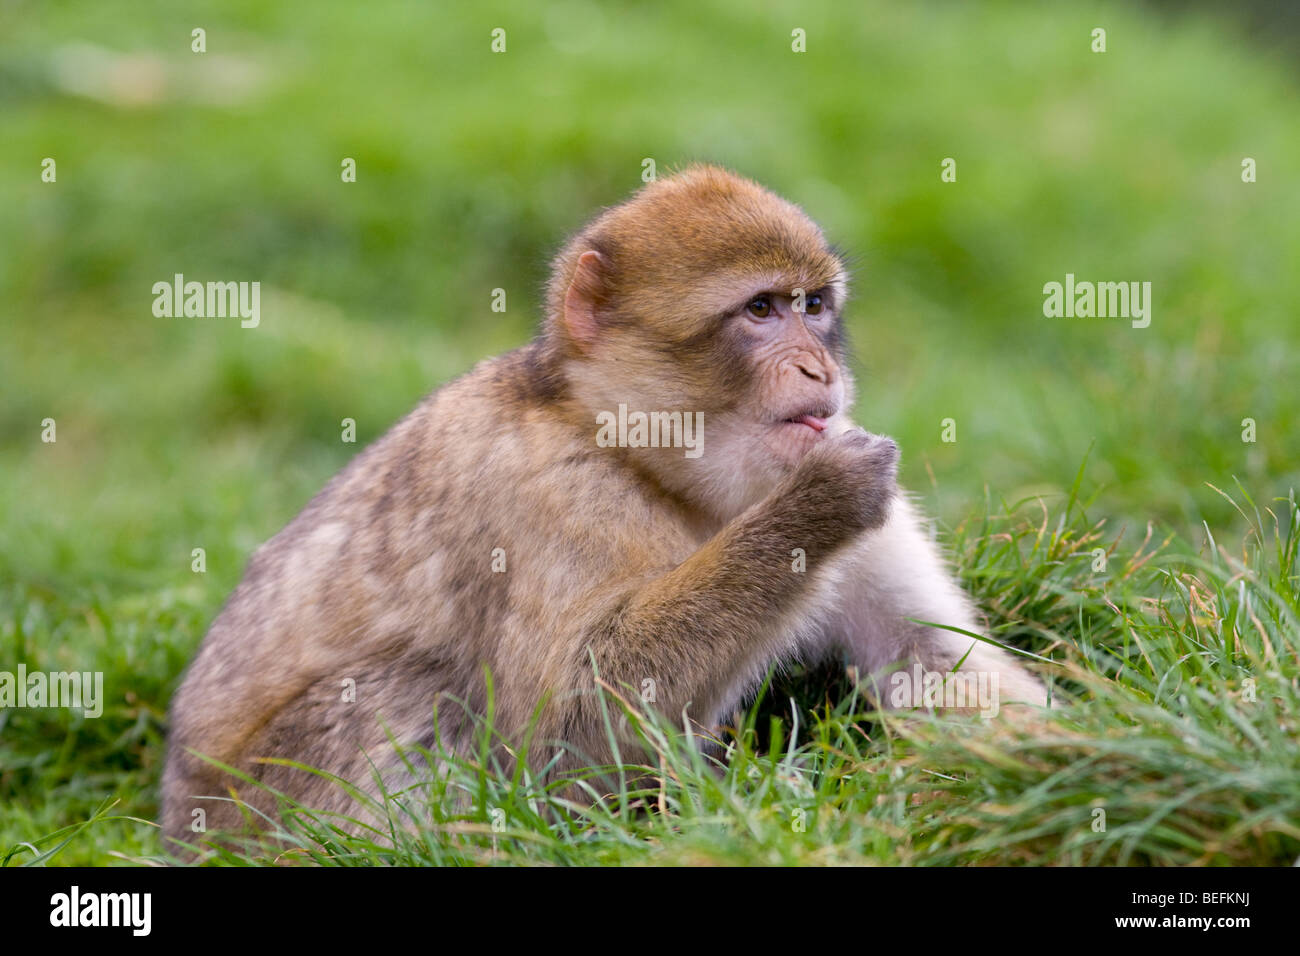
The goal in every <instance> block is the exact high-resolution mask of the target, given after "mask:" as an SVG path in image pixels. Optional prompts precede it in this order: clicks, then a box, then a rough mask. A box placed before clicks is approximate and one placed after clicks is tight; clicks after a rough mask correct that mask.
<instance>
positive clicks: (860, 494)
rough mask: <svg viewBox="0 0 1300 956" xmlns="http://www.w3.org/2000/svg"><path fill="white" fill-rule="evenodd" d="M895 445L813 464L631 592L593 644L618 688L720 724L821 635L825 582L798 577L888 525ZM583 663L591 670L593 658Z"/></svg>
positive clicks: (824, 456) (849, 446)
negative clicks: (643, 691) (753, 686)
mask: <svg viewBox="0 0 1300 956" xmlns="http://www.w3.org/2000/svg"><path fill="white" fill-rule="evenodd" d="M896 460H897V448H896V447H895V445H894V443H893V442H892V441H890V440H888V439H883V438H879V437H877V436H872V435H867V434H866V433H859V434H858V435H856V436H852V437H848V438H845V439H841V440H839V441H838V442H836V443H835V444H834V445H833V446H831V445H828V446H827V447H825V448H823V449H819V451H818V453H817V454H812V455H809V456H808V458H807V459H805V461H804V462H803V463H802V464H801V465H800V467H799V468H798V469H797V470H796V471H795V472H794V473H793V474H792V475H790V476H789V477H788V478H787V479H786V480H785V481H783V482H781V483H780V484H779V485H778V486H777V488H776V489H775V490H774V491H773V492H772V493H771V494H770V495H769V496H768V497H767V498H766V499H764V500H763V501H761V502H760V503H759V504H757V505H755V506H754V507H753V508H751V509H750V510H748V511H746V512H745V513H743V514H741V515H740V516H738V517H737V518H736V519H734V520H733V521H732V522H731V523H729V524H728V525H726V526H725V527H724V528H723V529H722V530H721V531H720V532H718V534H717V535H715V536H714V537H713V538H712V539H711V540H710V541H708V542H707V543H706V544H705V545H704V546H703V547H702V548H700V549H699V550H698V551H697V552H696V553H695V554H693V555H692V556H691V557H690V558H688V559H687V560H686V561H684V562H683V563H682V564H680V565H678V566H677V567H675V568H673V569H672V570H671V571H668V572H666V573H664V574H662V575H660V576H658V577H655V578H654V579H652V580H650V581H647V582H643V583H641V584H639V585H637V586H635V587H633V588H632V589H630V590H629V591H627V592H625V594H624V599H623V600H622V601H621V602H620V603H619V605H618V606H617V608H616V609H615V610H614V611H613V613H611V614H609V615H607V616H606V617H605V619H604V620H603V621H602V622H601V624H600V626H598V627H597V628H594V629H593V630H592V631H591V632H590V637H589V643H588V645H587V646H589V647H590V650H591V653H592V654H593V655H594V658H595V662H596V664H597V667H598V668H599V669H600V674H601V677H602V678H603V679H604V680H606V681H607V682H609V683H611V684H613V685H614V686H619V685H623V684H627V685H631V686H632V687H634V688H636V687H641V686H643V682H644V681H645V680H646V679H650V680H653V681H654V686H655V687H656V698H657V700H656V702H657V705H658V706H659V708H660V709H661V710H663V711H664V712H666V713H668V714H670V715H673V716H676V715H678V714H680V713H681V710H682V708H683V707H686V706H687V705H688V704H689V705H690V713H691V715H692V717H693V718H694V719H695V720H697V721H699V722H701V723H705V724H711V723H712V722H714V720H715V718H716V716H717V713H718V712H719V710H720V709H721V708H723V707H726V706H729V705H732V704H734V702H735V700H734V698H735V695H736V694H737V692H738V691H739V690H741V689H743V687H744V685H745V684H746V683H747V682H749V681H752V680H755V679H757V678H759V677H761V675H762V673H763V672H764V671H765V669H766V667H767V664H768V662H770V661H771V660H772V659H774V658H780V657H783V656H786V655H788V654H789V653H790V652H791V651H792V650H793V649H794V647H795V645H796V644H797V642H798V641H799V639H800V637H801V636H802V635H804V634H806V633H807V632H808V631H809V630H811V628H812V626H813V624H814V615H815V614H816V612H817V611H818V610H819V609H820V606H821V604H822V603H823V601H824V598H825V596H824V595H821V594H819V588H820V585H821V584H822V583H823V581H824V579H823V577H822V576H818V575H810V574H805V573H800V572H797V571H795V570H793V569H792V566H791V555H792V552H793V551H794V549H796V548H801V549H803V550H804V551H805V552H806V554H807V560H808V562H809V564H810V565H816V564H818V563H821V562H823V561H829V560H830V559H831V558H832V556H833V555H834V554H835V553H836V552H838V551H839V550H840V549H841V548H843V547H844V546H845V545H847V544H848V543H849V542H851V541H852V540H854V538H855V537H856V536H857V535H858V534H860V533H861V532H863V531H865V530H868V529H871V528H878V527H880V526H881V524H883V523H884V521H885V519H886V517H887V515H888V513H889V509H890V503H891V501H892V498H893V494H894V488H895V485H894V465H895V462H896ZM581 663H582V666H585V667H586V668H587V669H588V670H590V662H589V661H588V660H587V659H586V656H585V654H584V655H583V661H582V662H581Z"/></svg>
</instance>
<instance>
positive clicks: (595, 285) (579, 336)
mask: <svg viewBox="0 0 1300 956" xmlns="http://www.w3.org/2000/svg"><path fill="white" fill-rule="evenodd" d="M604 293H605V260H604V259H603V258H602V257H601V255H600V253H599V252H597V251H596V250H594V249H588V250H587V251H586V252H584V253H583V254H582V255H580V256H578V264H577V266H575V267H574V270H573V278H572V279H571V280H570V281H569V291H568V292H566V293H565V295H564V327H565V329H566V330H567V331H568V333H569V338H571V339H572V340H573V342H574V344H575V345H577V346H578V347H579V348H580V349H583V350H584V351H585V350H586V349H588V348H590V347H591V346H592V345H594V344H595V343H596V339H597V338H599V336H600V321H599V319H598V318H597V317H596V304H597V303H598V302H599V301H600V300H601V299H602V298H604Z"/></svg>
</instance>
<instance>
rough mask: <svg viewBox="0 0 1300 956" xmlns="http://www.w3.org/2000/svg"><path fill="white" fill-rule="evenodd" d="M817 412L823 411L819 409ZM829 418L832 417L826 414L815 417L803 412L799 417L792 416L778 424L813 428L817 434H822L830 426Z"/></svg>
mask: <svg viewBox="0 0 1300 956" xmlns="http://www.w3.org/2000/svg"><path fill="white" fill-rule="evenodd" d="M817 411H818V412H821V411H822V409H820V408H819V409H817ZM829 417H830V416H828V415H824V414H822V415H814V414H812V413H811V412H802V413H800V414H798V415H791V416H790V417H789V418H786V419H783V420H782V421H780V422H778V424H780V425H802V426H805V427H807V428H811V429H812V430H813V431H814V432H815V433H818V434H820V433H821V432H823V431H825V430H826V425H827V424H828V421H827V420H828V418H829Z"/></svg>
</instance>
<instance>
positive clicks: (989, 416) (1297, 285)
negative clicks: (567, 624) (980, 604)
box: [0, 0, 1300, 862]
mask: <svg viewBox="0 0 1300 956" xmlns="http://www.w3.org/2000/svg"><path fill="white" fill-rule="evenodd" d="M1099 26H1100V27H1104V28H1105V29H1106V30H1107V51H1106V52H1105V53H1094V52H1092V51H1091V48H1090V47H1091V43H1092V40H1091V31H1092V30H1093V28H1094V27H1099ZM195 27H202V28H203V29H205V30H206V46H207V52H206V53H203V54H197V53H194V52H191V31H192V30H193V29H194V28H195ZM496 27H501V28H504V29H505V30H506V37H507V51H506V52H505V53H504V54H494V53H492V52H491V50H490V48H489V47H490V32H491V31H492V29H493V28H496ZM794 28H802V29H804V30H805V31H806V34H807V52H806V53H801V54H796V53H793V52H792V51H791V31H792V30H793V29H794ZM1261 32H1262V33H1263V34H1264V35H1266V36H1267V35H1268V33H1269V31H1268V30H1267V29H1265V30H1263V31H1261V30H1260V29H1259V27H1258V24H1255V25H1254V28H1253V33H1252V32H1251V31H1250V30H1248V29H1247V25H1245V24H1243V23H1233V22H1228V21H1227V20H1224V19H1220V18H1219V17H1218V16H1217V15H1215V14H1214V13H1213V12H1206V11H1205V10H1203V9H1200V8H1197V10H1196V11H1194V12H1180V13H1171V12H1169V11H1168V10H1165V9H1153V8H1149V7H1141V6H1135V5H1131V4H1119V3H1103V4H1092V3H1082V4H1068V5H1067V4H1059V5H1058V4H964V3H921V4H907V5H893V4H884V3H854V4H834V3H825V2H817V3H761V4H755V3H745V2H739V0H737V2H707V3H702V2H698V0H675V2H671V3H661V4H644V3H631V2H624V3H603V4H600V5H595V4H592V3H586V2H558V3H547V4H523V3H479V4H473V5H470V4H465V5H450V4H436V5H435V4H419V3H414V2H402V3H397V2H372V3H367V4H337V5H334V4H329V5H326V4H315V3H304V2H290V3H279V4H274V5H272V4H265V3H254V2H224V3H197V4H185V3H162V2H142V3H133V4H130V5H115V4H104V3H98V2H75V3H61V4H57V5H55V4H40V3H29V2H19V3H14V2H7V3H0V395H2V398H0V669H12V668H13V666H14V664H15V663H16V662H18V661H24V662H26V663H27V666H28V667H29V669H36V668H46V669H98V670H104V671H105V672H106V686H107V687H108V690H109V695H110V699H109V702H108V706H107V708H106V712H105V717H104V718H103V719H101V720H99V721H86V720H83V719H81V718H80V717H77V716H72V715H68V714H67V713H64V712H57V711H21V712H20V711H12V710H11V711H0V806H4V808H5V809H4V814H3V820H0V847H3V846H4V845H6V844H8V843H10V842H13V841H15V840H19V839H30V838H31V837H32V836H33V835H36V834H40V833H45V832H49V831H51V830H53V829H54V828H56V827H58V826H60V825H63V824H65V823H68V822H71V821H72V820H75V819H77V818H78V816H77V815H78V814H84V813H86V812H89V811H90V810H93V809H94V808H95V807H96V806H98V805H99V803H100V801H102V800H103V799H104V798H105V797H111V796H118V797H120V798H121V799H122V801H123V803H122V804H121V805H119V807H118V810H120V811H121V810H124V811H126V812H129V813H135V814H138V815H141V816H144V817H149V816H151V815H152V813H153V810H154V804H153V800H154V795H153V792H152V788H153V786H154V783H155V780H156V774H157V767H158V763H159V761H160V759H161V750H160V747H159V741H160V740H161V733H162V718H163V714H164V710H165V706H166V702H167V700H168V697H169V695H170V692H171V689H172V688H173V687H174V685H175V681H176V680H177V678H178V676H179V674H180V671H181V668H182V667H183V665H184V662H185V660H186V659H187V658H188V656H189V654H190V653H191V652H192V650H193V648H194V647H195V646H196V644H197V642H198V640H199V639H200V637H201V636H202V633H203V630H204V628H205V627H206V625H207V623H208V622H209V621H210V620H211V618H212V616H213V615H214V614H215V612H216V610H217V608H218V607H219V605H220V602H221V601H222V600H223V599H224V597H225V595H226V594H227V593H228V592H229V591H230V590H231V588H233V586H234V585H235V583H236V582H237V581H238V578H239V575H240V572H241V570H242V567H243V564H244V562H245V560H246V559H247V557H248V555H249V554H250V553H251V551H252V550H253V548H255V547H256V546H257V545H258V544H259V543H260V542H261V541H263V540H265V539H266V538H267V537H269V536H270V535H272V534H273V533H274V532H275V531H277V530H278V529H279V528H280V527H281V526H282V525H283V524H284V523H285V522H286V521H287V520H288V519H289V518H291V517H292V516H293V514H294V513H295V512H296V511H297V510H298V509H299V508H301V507H302V505H303V504H305V503H306V501H307V500H308V499H309V498H310V496H311V495H312V494H313V493H314V492H315V491H316V490H317V489H318V488H319V487H320V486H321V485H322V484H323V483H324V482H325V480H326V479H328V478H329V477H330V476H331V475H332V474H333V473H334V472H335V471H336V470H338V468H340V467H341V466H342V465H343V464H344V463H345V462H346V461H347V460H348V459H349V458H350V457H352V456H353V455H354V454H355V453H356V452H357V450H358V449H359V448H360V447H362V446H363V445H364V444H365V443H366V442H368V441H370V440H373V439H374V438H376V437H378V436H379V435H380V434H382V433H383V432H384V431H385V430H386V429H387V428H388V427H389V426H390V425H391V424H392V423H393V422H394V421H395V420H396V419H397V418H399V417H400V416H401V415H402V414H404V413H405V412H406V411H407V410H409V409H410V408H411V407H412V406H413V405H414V404H415V403H416V402H417V401H418V400H419V398H420V397H421V396H422V395H423V394H425V393H426V392H427V391H429V390H431V389H432V388H434V387H436V386H438V385H439V384H441V383H443V382H445V381H447V380H448V379H450V378H451V377H454V376H455V375H457V374H459V373H461V372H463V371H465V370H467V369H468V368H469V367H470V366H471V365H472V364H473V363H474V362H475V361H477V360H479V359H481V358H484V357H486V356H489V355H492V354H495V353H498V352H500V351H503V350H505V349H508V348H511V347H513V346H515V345H518V344H521V343H522V342H524V341H525V340H526V339H527V338H528V337H529V336H530V335H531V334H532V330H533V328H534V326H535V323H536V321H537V319H538V313H537V306H538V299H539V295H538V293H539V291H540V287H541V284H542V282H543V280H544V277H545V273H546V268H547V261H548V257H549V256H550V255H551V254H552V253H553V252H554V251H555V250H556V249H557V248H558V246H559V244H560V243H561V242H562V240H563V238H564V237H565V235H566V234H567V233H569V232H570V231H572V230H573V229H575V228H576V227H578V226H579V225H581V224H582V223H583V222H584V221H585V220H586V219H588V218H589V217H591V216H592V215H593V214H594V213H595V212H597V211H598V210H599V209H600V208H601V207H603V206H606V205H609V204H612V203H615V202H617V201H619V200H620V199H622V198H623V197H625V196H626V195H627V194H628V193H629V192H630V191H631V190H633V189H635V188H636V187H637V186H638V185H640V175H641V170H642V161H643V159H645V158H647V157H648V158H653V159H654V160H655V162H656V164H657V166H658V168H659V170H660V172H661V173H662V172H665V171H667V170H670V169H671V168H672V167H673V166H675V165H680V164H682V163H685V162H688V161H692V160H709V161H714V162H719V163H723V164H726V165H728V166H730V167H732V168H734V169H735V170H737V171H739V172H741V173H743V174H746V175H749V176H752V177H754V178H756V179H758V180H760V181H761V182H763V183H765V184H767V185H768V186H770V187H771V188H773V189H774V190H776V191H777V192H779V193H781V194H783V195H785V196H787V197H789V198H790V199H792V200H794V201H795V202H798V203H800V204H801V205H802V206H803V207H804V208H805V209H806V210H807V211H808V212H809V213H810V214H811V215H812V216H813V217H814V218H816V219H817V220H818V221H820V222H821V223H822V224H823V226H824V227H825V229H826V231H827V233H828V234H829V235H830V237H831V238H832V239H833V240H834V241H835V242H836V243H838V244H839V245H840V246H842V247H843V248H844V249H845V250H847V251H848V252H849V253H850V254H851V255H852V256H853V257H854V262H855V286H854V289H855V294H856V297H855V300H854V301H853V302H852V304H851V306H850V309H849V312H848V321H849V327H850V331H851V335H852V341H853V344H854V348H855V353H856V358H855V368H856V371H857V375H858V381H859V418H860V420H861V421H862V422H863V424H865V425H866V426H867V427H869V428H871V429H873V430H877V431H882V432H887V433H889V434H892V435H894V436H895V437H897V438H898V439H899V441H900V442H901V445H902V448H903V454H904V462H903V478H904V481H905V482H906V483H907V484H908V485H909V486H910V487H912V488H913V489H915V490H917V491H918V492H920V493H922V494H923V495H924V496H925V501H926V505H927V507H929V508H930V509H931V510H933V511H935V512H937V513H938V514H939V515H940V516H941V517H942V518H943V519H944V520H945V521H946V522H952V521H956V520H958V519H960V518H962V517H964V516H966V515H968V514H969V513H970V512H971V511H972V510H974V509H977V508H979V507H981V506H982V501H983V498H984V495H985V489H986V488H987V489H988V493H989V494H990V495H991V496H992V497H993V498H994V499H997V498H1005V499H1007V500H1014V499H1017V498H1020V497H1021V496H1024V495H1028V494H1036V493H1045V494H1052V493H1057V492H1060V491H1061V490H1062V489H1063V488H1068V486H1069V485H1070V483H1071V481H1072V480H1073V478H1074V476H1075V474H1076V472H1077V470H1078V468H1079V466H1080V464H1081V462H1082V461H1083V459H1084V457H1085V454H1087V453H1088V450H1089V448H1090V447H1091V448H1092V452H1091V457H1090V459H1089V464H1088V469H1087V480H1086V487H1087V488H1088V489H1090V491H1096V492H1098V498H1097V503H1096V505H1095V506H1094V508H1095V510H1096V513H1097V516H1098V517H1100V516H1110V517H1112V518H1114V519H1116V524H1117V525H1118V524H1122V523H1128V524H1129V525H1130V526H1131V527H1137V528H1141V527H1144V526H1145V524H1146V523H1147V522H1148V521H1149V520H1156V521H1160V522H1165V523H1167V524H1169V525H1171V526H1173V527H1174V528H1177V529H1180V530H1183V531H1185V532H1187V531H1189V530H1190V529H1195V528H1196V527H1197V526H1198V525H1199V524H1200V522H1201V521H1202V520H1206V521H1208V522H1209V523H1210V524H1211V526H1213V527H1215V528H1223V527H1225V526H1226V527H1231V526H1233V525H1234V520H1235V514H1234V512H1233V511H1232V508H1231V506H1230V505H1229V504H1228V503H1227V502H1226V501H1224V500H1223V499H1222V498H1220V497H1219V496H1218V495H1217V494H1215V493H1214V492H1213V491H1212V490H1211V489H1210V488H1208V487H1207V485H1206V483H1207V482H1208V483H1212V484H1214V485H1216V486H1219V487H1231V485H1232V483H1233V478H1234V476H1235V477H1236V478H1238V479H1240V480H1241V482H1242V483H1243V485H1244V486H1245V487H1246V488H1248V489H1250V491H1251V493H1252V494H1253V495H1254V496H1255V497H1256V499H1257V500H1261V501H1265V502H1266V501H1268V500H1270V499H1272V498H1273V497H1275V496H1280V495H1285V494H1286V492H1287V490H1288V488H1290V487H1291V486H1293V485H1295V484H1297V483H1298V482H1297V479H1300V437H1298V425H1300V412H1298V411H1297V396H1298V394H1300V386H1298V384H1297V380H1298V373H1300V358H1298V355H1300V351H1298V349H1297V338H1298V337H1300V317H1298V316H1297V303H1300V270H1298V269H1297V264H1300V228H1297V224H1300V189H1297V183H1300V121H1298V120H1300V108H1298V107H1300V75H1298V73H1297V70H1296V62H1295V58H1294V56H1293V55H1288V54H1287V52H1286V51H1287V49H1288V45H1287V44H1286V43H1282V42H1274V43H1272V44H1271V45H1270V46H1269V47H1267V48H1265V47H1263V46H1261V45H1260V40H1259V35H1260V34H1261ZM1273 39H1274V41H1276V38H1273ZM1290 49H1292V50H1293V49H1294V47H1290ZM45 157H52V158H54V159H55V160H56V162H57V181H56V182H55V183H44V182H42V181H41V162H42V160H43V159H44V158H45ZM344 157H352V158H354V159H355V160H356V163H357V181H356V182H355V183H350V184H346V183H343V182H342V181H341V178H340V162H341V161H342V159H343V158H344ZM945 157H953V158H955V159H956V160H957V181H956V182H955V183H943V182H941V181H940V163H941V161H942V160H943V159H944V158H945ZM1243 157H1252V158H1254V159H1255V160H1256V161H1257V163H1258V181H1257V182H1255V183H1253V184H1246V183H1243V182H1242V179H1241V162H1242V159H1243ZM177 272H180V273H184V275H185V276H186V277H187V278H190V279H197V280H200V281H205V280H210V279H211V280H233V281H253V280H257V281H260V282H261V283H262V302H261V311H262V318H261V325H260V327H259V328H257V329H242V328H240V326H239V322H238V320H237V319H193V318H188V319H187V318H178V319H159V318H155V317H154V316H153V314H152V311H151V310H152V304H153V295H152V292H151V286H152V284H153V283H154V282H157V281H160V280H170V278H171V276H172V275H173V274H174V273H177ZM1067 272H1071V273H1074V274H1075V275H1076V276H1077V277H1078V278H1079V279H1081V280H1082V279H1089V280H1114V281H1120V280H1138V281H1150V282H1151V283H1152V285H1153V295H1154V312H1153V320H1152V323H1151V326H1150V327H1149V328H1147V329H1133V328H1131V327H1130V325H1129V323H1128V322H1127V321H1125V320H1121V319H1049V318H1045V317H1044V316H1043V314H1042V304H1043V293H1042V287H1043V285H1044V283H1046V282H1051V281H1058V282H1059V281H1062V280H1063V278H1064V276H1065V274H1066V273H1067ZM498 287H500V288H504V289H505V290H506V292H507V303H508V309H507V311H506V312H505V313H494V312H492V311H491V308H490V305H491V291H492V290H493V289H494V288H498ZM47 417H48V418H54V419H55V420H56V422H57V429H58V432H57V435H58V440H57V442H56V443H54V444H45V443H42V442H41V422H42V420H43V419H45V418H47ZM344 418H354V419H355V420H356V422H357V432H358V444H356V445H348V444H344V443H343V442H341V441H340V421H341V420H342V419H344ZM945 418H953V419H955V420H956V423H957V438H958V440H957V441H956V442H955V443H952V444H946V443H944V442H942V441H941V440H940V429H941V422H942V420H943V419H945ZM1244 418H1253V419H1254V420H1255V421H1256V423H1257V437H1258V440H1257V441H1256V442H1255V443H1244V442H1243V441H1242V440H1241V432H1242V425H1241V422H1242V419H1244ZM198 547H202V548H204V549H205V550H206V553H207V573H205V574H195V573H193V572H192V571H191V551H192V549H194V548H198ZM104 832H105V834H106V835H105V836H104V837H103V842H102V844H101V845H100V847H99V849H100V850H101V851H106V850H107V849H108V848H112V849H118V850H121V851H122V852H126V853H131V852H139V851H140V850H141V849H142V848H147V846H148V844H147V839H148V838H147V836H146V837H141V836H140V835H139V834H140V828H139V827H131V826H129V825H127V824H122V825H121V827H120V829H118V830H116V831H115V830H113V829H111V828H109V829H107V830H106V831H104ZM141 841H144V842H141ZM85 852H86V853H87V854H90V853H91V851H89V850H87V851H85ZM90 858H93V859H95V860H97V861H101V862H102V860H100V858H99V857H98V856H94V857H91V856H88V857H87V859H90ZM78 860H79V858H77V857H76V856H75V855H74V857H73V858H72V859H71V860H69V862H77V861H78Z"/></svg>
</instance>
